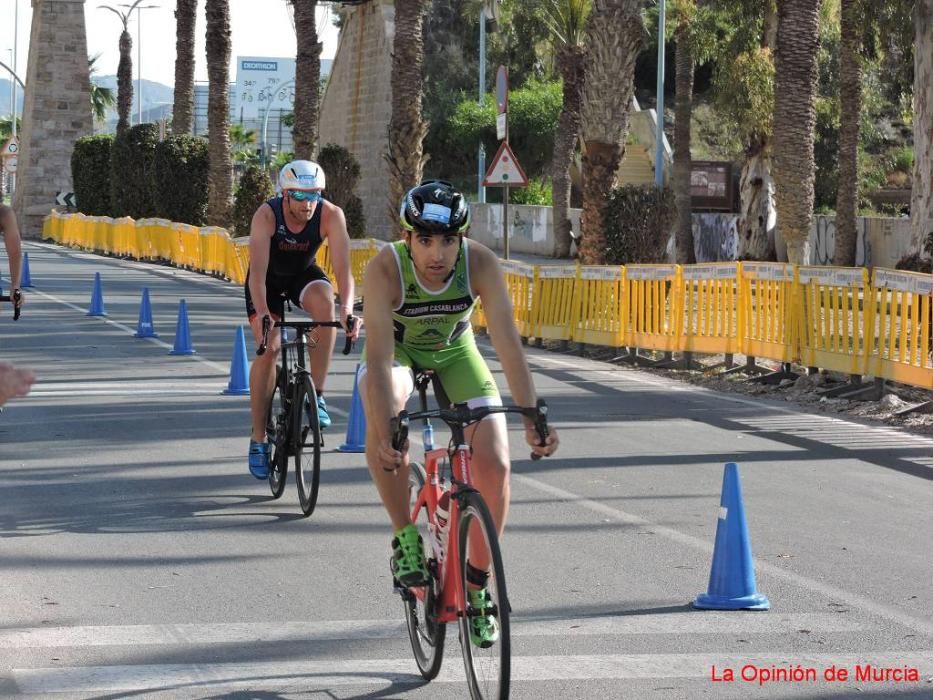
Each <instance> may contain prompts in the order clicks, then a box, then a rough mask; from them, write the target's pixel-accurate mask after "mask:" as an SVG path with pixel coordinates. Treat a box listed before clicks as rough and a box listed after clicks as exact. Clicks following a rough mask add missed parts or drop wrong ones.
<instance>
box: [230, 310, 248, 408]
mask: <svg viewBox="0 0 933 700" xmlns="http://www.w3.org/2000/svg"><path fill="white" fill-rule="evenodd" d="M224 393H225V394H248V393H249V363H248V362H247V361H246V336H245V335H244V334H243V326H237V329H236V339H235V340H234V341H233V358H232V359H231V360H230V381H229V382H228V384H227V388H226V389H224Z"/></svg>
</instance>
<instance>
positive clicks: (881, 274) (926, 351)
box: [869, 268, 933, 389]
mask: <svg viewBox="0 0 933 700" xmlns="http://www.w3.org/2000/svg"><path fill="white" fill-rule="evenodd" d="M871 297H872V298H871V306H872V307H873V308H874V309H876V312H875V314H874V315H875V318H876V319H877V321H876V323H875V324H873V325H874V331H875V337H876V338H877V347H876V348H875V352H874V354H873V356H872V357H871V358H870V360H869V367H870V372H871V374H873V375H874V376H875V377H881V378H883V379H890V380H892V381H896V382H905V383H907V384H913V385H915V386H919V387H922V388H924V389H933V358H931V357H930V352H931V350H933V340H931V335H933V275H924V274H921V273H918V272H903V271H900V270H898V271H895V270H884V269H881V268H876V269H875V271H874V274H873V278H872V290H871Z"/></svg>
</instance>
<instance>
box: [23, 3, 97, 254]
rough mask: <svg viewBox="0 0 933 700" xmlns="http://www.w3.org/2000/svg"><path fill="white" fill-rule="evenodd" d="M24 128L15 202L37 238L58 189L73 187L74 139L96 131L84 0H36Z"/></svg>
mask: <svg viewBox="0 0 933 700" xmlns="http://www.w3.org/2000/svg"><path fill="white" fill-rule="evenodd" d="M32 6H33V12H32V29H31V31H30V36H29V63H28V67H27V69H26V90H25V95H24V104H23V129H22V133H21V135H20V154H19V164H18V172H17V183H16V193H15V196H14V199H13V208H14V209H15V211H16V215H17V217H18V218H19V224H20V228H21V230H22V232H23V236H24V237H26V238H38V237H39V235H40V234H41V233H42V219H43V217H44V216H45V215H46V214H48V213H49V211H51V209H52V206H53V205H54V204H55V193H56V192H59V191H62V192H71V191H72V190H73V187H72V182H71V152H72V150H74V143H75V141H77V140H78V139H79V138H81V137H82V136H86V135H88V134H90V133H92V131H93V120H92V117H91V85H90V78H89V76H88V65H87V60H88V56H87V35H86V33H85V27H84V0H32Z"/></svg>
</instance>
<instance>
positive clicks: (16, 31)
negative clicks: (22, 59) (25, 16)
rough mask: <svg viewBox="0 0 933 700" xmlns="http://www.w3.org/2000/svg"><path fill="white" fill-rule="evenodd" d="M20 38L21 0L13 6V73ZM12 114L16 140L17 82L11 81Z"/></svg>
mask: <svg viewBox="0 0 933 700" xmlns="http://www.w3.org/2000/svg"><path fill="white" fill-rule="evenodd" d="M18 36H19V0H16V4H15V5H14V6H13V60H12V61H11V63H12V64H13V73H14V74H15V73H16V51H17V46H16V43H17V41H16V40H17V37H18ZM10 83H11V86H10V113H11V114H12V115H13V138H14V139H15V138H16V81H15V80H10Z"/></svg>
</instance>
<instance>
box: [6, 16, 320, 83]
mask: <svg viewBox="0 0 933 700" xmlns="http://www.w3.org/2000/svg"><path fill="white" fill-rule="evenodd" d="M131 1H132V0H129V2H131ZM123 2H127V4H129V2H128V1H127V0H111V1H108V0H87V2H85V5H84V16H85V22H86V26H87V38H88V53H89V54H90V55H94V54H100V58H99V59H98V60H97V68H98V73H99V74H100V75H111V74H114V73H116V72H117V63H118V61H119V59H120V55H119V49H118V46H117V43H118V41H119V38H120V29H121V25H120V20H119V18H118V17H117V16H116V15H115V14H113V13H112V12H110V11H109V10H103V9H99V7H98V6H99V5H102V4H105V5H112V6H113V7H117V8H118V9H123V8H120V4H121V3H123ZM17 5H18V9H19V23H18V24H19V34H18V37H17V39H18V47H17V48H18V50H17V73H18V74H19V76H20V77H21V78H23V79H24V80H25V76H26V61H27V60H28V56H29V30H30V25H31V22H32V3H31V2H30V0H0V7H2V10H0V15H2V16H3V17H4V19H5V20H7V21H5V22H3V23H2V25H0V60H2V61H3V62H4V63H9V62H10V56H11V53H12V49H13V35H14V31H13V15H14V10H15V9H16V6H17ZM141 5H142V6H149V5H157V6H158V7H155V8H152V9H146V10H143V11H142V29H143V36H142V68H143V74H142V77H143V78H145V79H146V80H154V81H156V82H159V83H164V84H165V85H172V84H173V83H174V82H175V14H174V13H175V0H144V1H143V2H142V3H141ZM230 15H231V30H232V38H233V50H232V52H231V59H230V79H231V80H234V79H235V78H236V64H235V61H236V57H237V56H290V57H294V56H295V32H294V30H293V29H292V25H291V21H290V20H289V16H288V10H287V9H286V4H285V0H262V1H261V2H257V1H256V0H230ZM331 20H332V16H331V13H330V10H329V8H328V7H318V12H317V26H318V34H319V35H320V34H322V35H323V36H322V39H323V42H324V50H323V52H322V54H321V57H322V58H333V56H334V53H335V52H336V51H337V29H336V27H334V26H333V23H332V21H331ZM129 30H130V34H131V35H132V37H133V78H134V79H135V78H136V77H137V69H138V67H137V65H136V63H137V60H138V59H137V55H138V53H137V52H138V50H139V47H138V45H137V43H136V42H137V41H138V22H137V12H133V16H132V18H131V19H130V22H129ZM195 40H196V42H197V45H196V46H195V60H196V66H195V76H194V77H195V80H204V81H206V80H207V59H206V58H205V56H204V0H198V25H197V28H196V30H195Z"/></svg>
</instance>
